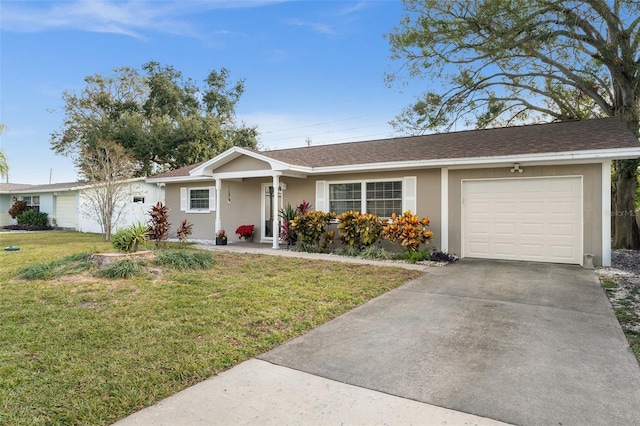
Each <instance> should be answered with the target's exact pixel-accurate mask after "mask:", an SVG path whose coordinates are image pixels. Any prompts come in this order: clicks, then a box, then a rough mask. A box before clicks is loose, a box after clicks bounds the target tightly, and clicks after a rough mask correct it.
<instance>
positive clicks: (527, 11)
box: [387, 0, 640, 249]
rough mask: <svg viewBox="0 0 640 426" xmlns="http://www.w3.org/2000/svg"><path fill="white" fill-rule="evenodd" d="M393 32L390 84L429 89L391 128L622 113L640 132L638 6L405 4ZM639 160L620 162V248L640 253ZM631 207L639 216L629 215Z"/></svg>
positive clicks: (429, 0) (499, 0) (618, 0)
mask: <svg viewBox="0 0 640 426" xmlns="http://www.w3.org/2000/svg"><path fill="white" fill-rule="evenodd" d="M404 4H405V8H406V10H407V12H408V13H407V15H406V16H405V17H404V18H403V19H402V21H401V22H400V25H399V26H398V27H396V28H394V30H393V31H392V32H391V33H390V34H389V35H388V40H389V42H390V45H391V51H392V58H393V59H395V60H400V61H402V67H401V68H400V69H399V70H398V71H397V72H395V73H391V74H388V75H387V81H388V83H394V82H399V81H401V80H403V79H404V78H405V77H406V76H407V75H406V74H405V71H406V72H407V73H408V78H409V79H416V78H422V79H424V80H425V81H429V82H432V85H431V86H430V87H431V88H430V89H429V90H427V91H426V92H425V93H424V94H423V95H421V96H420V97H419V99H417V100H416V102H415V103H414V104H413V105H411V106H409V107H407V108H406V109H405V110H404V111H403V112H402V113H401V114H400V115H399V116H398V117H396V119H395V120H394V121H393V122H392V124H393V126H394V127H395V128H396V129H397V130H400V131H403V132H406V133H411V134H421V133H424V132H426V131H429V130H436V131H441V130H449V129H450V128H451V126H452V125H453V124H454V123H458V124H461V123H462V124H464V125H467V126H474V127H477V128H484V127H492V126H508V125H514V124H522V123H531V122H540V121H549V120H553V121H563V120H574V119H580V120H581V119H588V118H596V117H607V116H619V117H621V119H622V120H623V122H624V123H625V124H626V125H627V127H628V128H629V129H630V130H631V131H632V132H633V133H634V134H635V135H636V136H639V135H640V132H639V130H638V129H639V126H640V2H637V1H626V0H613V1H604V0H475V1H467V0H448V1H442V0H404ZM639 164H640V162H639V161H638V160H637V159H636V160H622V161H616V162H615V163H614V193H613V195H614V197H613V204H614V205H613V209H614V211H617V212H626V213H627V214H616V215H614V233H613V240H614V243H613V244H614V247H619V248H636V249H637V248H640V233H639V232H638V226H637V224H636V222H635V215H634V214H629V213H633V212H634V210H635V209H634V206H635V204H634V202H633V200H634V198H635V193H636V187H637V168H638V165H639ZM629 210H631V211H629Z"/></svg>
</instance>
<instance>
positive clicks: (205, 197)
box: [189, 189, 209, 210]
mask: <svg viewBox="0 0 640 426" xmlns="http://www.w3.org/2000/svg"><path fill="white" fill-rule="evenodd" d="M189 210H209V190H208V189H190V190H189Z"/></svg>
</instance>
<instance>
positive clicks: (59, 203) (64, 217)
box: [55, 193, 78, 229]
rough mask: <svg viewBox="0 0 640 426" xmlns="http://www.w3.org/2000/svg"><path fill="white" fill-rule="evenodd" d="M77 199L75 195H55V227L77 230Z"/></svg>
mask: <svg viewBox="0 0 640 426" xmlns="http://www.w3.org/2000/svg"><path fill="white" fill-rule="evenodd" d="M77 198H78V197H77V195H76V194H75V193H73V194H64V195H57V196H56V197H55V199H56V208H55V212H56V214H55V218H56V225H57V226H58V227H60V228H66V229H78V208H77V205H78V202H77Z"/></svg>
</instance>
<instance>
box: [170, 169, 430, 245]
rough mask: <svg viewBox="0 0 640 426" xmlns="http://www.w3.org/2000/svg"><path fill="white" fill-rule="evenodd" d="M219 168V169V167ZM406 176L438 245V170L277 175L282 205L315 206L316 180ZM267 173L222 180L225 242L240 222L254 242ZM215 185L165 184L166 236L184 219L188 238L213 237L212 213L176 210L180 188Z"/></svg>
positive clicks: (232, 238) (231, 240) (269, 180)
mask: <svg viewBox="0 0 640 426" xmlns="http://www.w3.org/2000/svg"><path fill="white" fill-rule="evenodd" d="M219 170H220V169H219ZM406 176H416V177H417V178H418V179H417V194H418V196H417V212H415V213H416V214H418V216H420V217H424V216H428V217H429V218H430V220H431V224H430V228H431V230H432V231H433V232H434V239H433V240H432V242H431V245H432V246H433V247H438V248H439V247H440V234H441V232H440V226H441V219H440V217H441V214H440V212H441V207H440V169H425V170H414V171H404V172H384V173H357V174H339V175H324V176H313V177H308V178H292V177H281V178H280V183H281V185H282V186H285V185H286V189H285V190H284V191H283V195H282V204H283V205H286V204H287V203H290V204H291V205H292V206H294V207H295V206H297V205H298V204H300V203H301V202H302V201H303V200H306V201H307V202H309V203H311V204H312V205H314V206H315V199H316V193H315V191H316V181H319V180H324V181H327V182H333V181H355V180H378V179H383V180H385V179H389V180H396V179H402V178H403V177H406ZM272 183H273V181H272V178H271V177H270V176H266V177H261V178H252V179H243V180H242V181H230V180H223V181H222V190H221V199H220V220H221V223H222V227H223V228H224V229H225V230H226V231H227V234H228V241H229V243H234V242H236V241H238V237H237V235H235V230H236V228H237V227H238V226H240V225H251V224H253V225H255V226H256V230H255V235H256V237H254V241H258V239H259V238H258V237H259V235H260V233H261V228H262V227H263V226H264V224H263V223H262V221H261V210H262V199H263V198H264V194H263V191H262V184H269V185H270V184H272ZM209 186H215V181H213V180H212V181H211V182H198V183H197V184H195V183H191V184H190V183H182V184H167V185H166V188H165V189H166V204H167V206H169V208H170V209H171V212H170V213H169V218H170V219H169V221H170V222H171V227H170V231H169V235H170V238H175V237H176V231H175V230H176V228H177V227H178V226H179V224H180V222H181V221H182V219H185V218H186V219H187V220H188V221H189V222H191V223H192V224H193V234H192V235H191V237H190V238H192V239H208V240H210V239H213V238H214V237H215V214H216V213H215V212H211V213H187V212H182V211H180V188H183V187H186V188H192V189H193V188H207V187H209Z"/></svg>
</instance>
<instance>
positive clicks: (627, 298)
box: [598, 250, 640, 363]
mask: <svg viewBox="0 0 640 426" xmlns="http://www.w3.org/2000/svg"><path fill="white" fill-rule="evenodd" d="M598 275H599V277H600V282H601V284H602V287H603V288H604V290H605V292H606V294H607V297H608V298H609V301H610V302H611V306H612V307H613V310H614V312H615V314H616V317H617V318H618V321H619V322H620V326H621V327H622V331H624V334H625V336H627V341H628V342H629V345H630V346H631V349H632V350H633V353H634V354H635V356H636V359H637V360H638V363H640V251H638V250H614V252H613V256H612V267H611V268H601V269H599V270H598Z"/></svg>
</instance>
